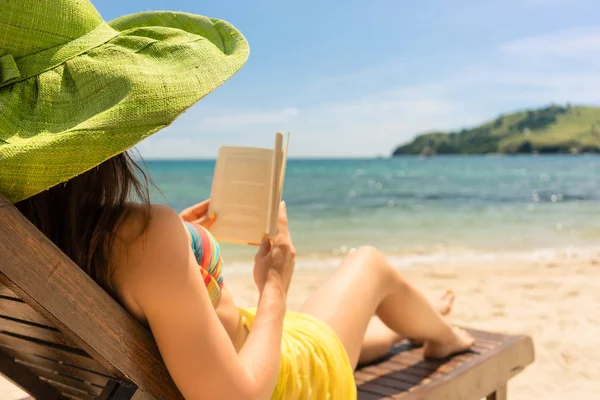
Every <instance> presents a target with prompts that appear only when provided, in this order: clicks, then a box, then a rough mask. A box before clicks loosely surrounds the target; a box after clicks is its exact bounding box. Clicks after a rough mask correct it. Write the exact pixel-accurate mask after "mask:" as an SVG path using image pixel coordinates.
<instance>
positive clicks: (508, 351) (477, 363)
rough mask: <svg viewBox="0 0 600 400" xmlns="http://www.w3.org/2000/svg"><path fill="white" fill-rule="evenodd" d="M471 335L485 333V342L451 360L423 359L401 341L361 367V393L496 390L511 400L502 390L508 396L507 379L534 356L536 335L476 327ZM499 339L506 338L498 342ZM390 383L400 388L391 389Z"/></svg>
mask: <svg viewBox="0 0 600 400" xmlns="http://www.w3.org/2000/svg"><path fill="white" fill-rule="evenodd" d="M472 335H473V336H474V337H475V338H476V339H477V338H480V337H483V338H484V339H483V340H482V343H483V344H484V346H480V348H479V349H478V350H477V351H475V352H468V353H463V354H460V355H457V356H454V357H452V358H451V359H449V360H424V359H423V358H421V359H420V360H418V357H415V355H418V354H419V352H418V351H415V349H414V348H410V347H408V346H402V348H401V349H400V350H398V351H396V352H395V354H391V355H390V356H389V357H388V358H387V359H385V360H384V361H381V362H379V363H378V364H376V365H370V366H366V367H363V368H362V369H361V370H359V371H357V372H356V374H355V376H356V381H357V385H358V390H359V393H363V392H365V393H369V398H372V396H373V395H377V396H380V397H381V396H391V397H393V398H401V399H405V400H416V399H419V400H426V399H430V400H433V399H438V398H444V399H447V400H459V399H470V398H473V399H476V398H482V397H486V396H488V395H490V393H492V392H494V391H496V392H495V393H496V394H494V396H497V397H498V398H499V399H502V400H506V399H505V397H502V396H506V395H505V391H503V390H504V389H503V388H505V386H506V382H507V381H508V379H510V378H511V377H512V376H514V375H515V374H516V373H518V372H519V371H521V370H522V369H523V368H525V366H527V365H528V364H530V363H531V362H532V361H533V343H532V341H531V338H528V337H524V336H519V337H515V336H507V335H503V334H494V333H490V332H483V333H482V332H481V331H472ZM498 339H502V340H503V342H497V340H498ZM494 340H496V342H494ZM421 357H422V353H421ZM403 385H411V387H408V388H406V387H405V386H403ZM386 387H387V388H393V389H397V391H396V393H395V394H390V391H389V390H387V389H385V388H386ZM359 398H360V396H359ZM490 399H494V400H495V398H494V397H488V400H490Z"/></svg>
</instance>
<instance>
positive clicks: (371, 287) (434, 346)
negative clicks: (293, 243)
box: [300, 247, 473, 367]
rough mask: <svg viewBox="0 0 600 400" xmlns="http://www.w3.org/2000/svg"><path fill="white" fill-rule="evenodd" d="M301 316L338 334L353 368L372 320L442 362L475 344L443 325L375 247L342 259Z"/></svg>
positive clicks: (309, 301)
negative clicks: (420, 345) (421, 344)
mask: <svg viewBox="0 0 600 400" xmlns="http://www.w3.org/2000/svg"><path fill="white" fill-rule="evenodd" d="M300 311H301V312H305V313H307V314H311V315H313V316H315V317H317V318H319V319H321V320H322V321H324V322H325V323H327V324H328V325H329V326H330V327H331V328H332V329H333V330H334V331H335V332H336V333H337V335H338V337H339V338H340V340H341V342H342V343H343V345H344V347H345V348H346V351H347V352H348V356H349V357H350V362H351V363H352V365H353V367H356V365H357V363H358V359H359V356H360V352H361V348H362V343H363V339H364V337H365V332H366V329H367V326H368V324H369V321H370V320H371V317H372V316H373V315H377V316H378V317H379V318H380V319H381V321H383V323H384V324H385V325H387V326H388V327H390V328H391V329H392V330H393V331H394V332H396V333H398V334H400V335H402V336H403V337H409V338H412V339H416V340H423V341H425V350H424V351H425V355H426V356H428V357H446V356H448V355H450V354H452V353H456V352H460V351H463V350H466V349H468V348H469V347H471V346H472V345H473V339H472V338H471V337H469V336H468V335H467V334H466V333H465V332H463V331H457V330H453V329H452V327H451V326H450V325H448V324H447V323H446V322H444V320H443V319H442V317H441V316H440V314H439V313H437V312H436V311H435V310H434V308H433V307H432V305H431V304H430V303H429V301H427V299H426V298H425V297H424V296H423V295H422V294H421V293H420V292H419V291H418V290H417V289H416V288H414V287H413V286H412V285H411V284H410V283H409V282H408V281H407V280H406V279H405V278H404V277H403V276H402V275H401V274H400V273H399V272H398V271H396V270H395V269H394V268H393V267H392V266H391V265H390V264H389V263H388V262H387V260H386V259H385V257H384V256H383V255H382V254H381V252H379V251H378V250H376V249H375V248H373V247H362V248H359V249H357V250H356V251H354V252H353V253H352V254H350V255H349V256H348V257H346V259H345V260H344V261H343V263H342V265H341V266H340V268H338V269H337V270H336V271H335V272H334V273H333V274H332V276H330V277H329V278H328V279H327V281H326V282H325V283H324V284H323V285H322V286H321V287H320V288H319V289H318V290H317V291H315V292H314V294H313V295H312V296H311V297H310V298H309V299H308V301H307V302H306V303H305V304H304V305H303V306H302V308H301V309H300Z"/></svg>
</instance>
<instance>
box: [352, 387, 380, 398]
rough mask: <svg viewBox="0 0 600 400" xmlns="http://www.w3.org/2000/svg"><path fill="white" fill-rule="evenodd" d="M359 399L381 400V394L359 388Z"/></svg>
mask: <svg viewBox="0 0 600 400" xmlns="http://www.w3.org/2000/svg"><path fill="white" fill-rule="evenodd" d="M357 399H358V400H380V399H381V396H380V395H378V394H375V393H371V392H369V391H367V390H364V389H359V390H358V393H357Z"/></svg>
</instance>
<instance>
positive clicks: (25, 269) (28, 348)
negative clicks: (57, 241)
mask: <svg viewBox="0 0 600 400" xmlns="http://www.w3.org/2000/svg"><path fill="white" fill-rule="evenodd" d="M0 353H4V355H1V354H0V356H2V357H6V356H9V357H11V358H12V359H15V358H16V359H18V360H19V366H18V368H21V367H26V368H28V369H29V370H30V371H32V372H33V373H34V374H35V375H37V376H39V377H41V378H42V379H43V380H44V381H47V382H49V383H51V384H52V385H53V386H54V387H57V388H58V389H59V391H61V392H63V393H66V394H70V393H69V390H71V388H75V389H76V388H77V385H78V384H82V385H84V388H83V389H86V390H88V391H89V393H90V394H91V395H90V397H94V396H93V395H94V393H95V391H96V392H97V391H98V389H99V390H101V388H102V387H103V386H104V385H105V384H106V382H107V381H108V380H109V379H111V378H112V377H114V378H117V379H119V380H125V381H130V382H133V383H134V384H135V385H137V386H138V387H139V388H140V389H142V390H143V391H144V392H145V393H146V394H148V395H150V396H152V397H154V398H159V399H161V398H168V399H179V398H182V396H181V394H180V393H179V391H178V390H177V388H176V386H175V384H174V383H173V381H172V379H171V377H170V375H169V373H168V371H167V369H166V367H165V365H164V363H163V361H162V359H161V357H160V353H159V351H158V348H157V347H156V344H155V342H154V339H153V337H152V335H151V334H150V333H149V332H148V331H147V330H146V329H145V328H144V327H143V326H141V325H140V324H139V323H138V322H137V321H136V320H135V319H134V318H133V317H132V316H131V315H130V314H129V313H128V312H127V311H125V310H124V309H123V308H122V307H121V306H120V305H119V304H118V303H117V302H116V301H114V299H113V298H112V297H110V296H109V295H108V294H107V293H106V292H105V291H104V290H103V289H102V288H101V287H99V286H98V285H97V284H96V283H95V282H94V281H93V280H92V279H91V278H90V277H88V276H87V275H86V274H85V273H84V272H83V271H82V270H81V269H80V268H79V267H78V266H77V265H75V264H74V263H73V262H72V261H71V260H70V259H69V258H68V257H67V256H66V255H65V254H64V253H63V252H62V251H60V249H58V248H57V247H56V246H55V245H54V244H53V243H52V242H51V241H50V240H49V239H48V238H47V237H46V236H45V235H44V234H42V233H41V232H40V231H39V230H38V229H37V228H36V227H35V226H34V225H33V224H31V223H30V222H29V221H28V220H27V219H26V218H25V217H24V216H23V215H22V214H21V213H20V212H19V211H18V210H17V209H16V208H15V207H14V206H13V205H12V204H10V203H9V202H8V201H7V200H6V199H5V198H4V197H3V196H2V195H0ZM55 372H58V373H59V374H60V376H58V375H57V374H56V373H55ZM69 377H71V378H75V379H71V378H69ZM80 381H83V383H81V382H80ZM65 387H66V388H67V389H65V390H62V389H64V388H65ZM79 394H81V393H79ZM84 397H85V396H84Z"/></svg>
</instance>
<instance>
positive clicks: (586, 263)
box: [0, 253, 600, 400]
mask: <svg viewBox="0 0 600 400" xmlns="http://www.w3.org/2000/svg"><path fill="white" fill-rule="evenodd" d="M402 271H403V273H404V274H405V275H406V276H408V277H409V278H410V279H411V280H412V281H414V282H415V283H416V284H417V285H418V286H419V287H421V288H423V289H424V290H425V292H426V293H427V294H428V295H429V296H432V297H433V296H437V295H439V294H440V293H442V292H443V291H444V290H446V289H447V288H451V289H453V290H454V291H455V292H456V295H457V301H456V303H455V307H454V310H453V313H452V314H451V316H450V318H451V321H452V322H453V323H457V324H463V325H469V326H472V327H476V328H482V329H488V330H495V331H499V332H507V333H525V334H529V335H531V336H532V337H533V339H534V343H535V349H536V361H535V363H534V364H533V365H531V366H530V367H529V368H527V369H526V370H525V371H524V372H523V373H521V374H520V375H519V376H517V377H516V378H515V379H513V380H512V381H511V383H510V386H509V395H510V398H511V399H515V400H519V399H541V398H543V399H556V400H559V399H560V400H562V399H567V398H569V399H583V398H597V397H598V398H600V362H598V360H600V347H598V345H597V344H598V337H600V313H598V309H599V308H600V254H598V253H594V254H593V256H592V257H589V258H582V257H580V256H577V255H573V254H567V253H565V254H563V255H562V256H559V257H557V258H555V259H553V260H545V261H531V260H529V259H528V260H523V261H521V262H513V263H512V264H510V265H506V263H502V265H499V264H498V263H497V262H494V261H490V262H488V263H485V264H484V265H480V264H478V265H475V264H465V263H461V264H456V265H452V264H451V265H447V264H446V265H439V264H438V265H432V264H427V263H423V264H422V265H413V266H412V267H410V268H403V269H402ZM327 274H328V272H326V271H322V270H321V271H312V270H306V269H300V270H298V271H297V272H296V275H295V277H294V282H293V284H292V287H291V289H290V295H289V298H288V303H289V309H291V310H294V309H297V308H298V307H299V306H300V305H301V304H302V302H303V301H304V299H306V297H307V296H308V295H309V294H310V292H311V291H312V290H313V289H314V288H315V287H317V286H318V285H319V284H320V282H322V281H323V280H324V279H325V278H326V276H327ZM227 283H228V284H229V286H230V288H231V290H232V291H233V293H234V296H235V297H236V299H237V300H238V302H239V303H240V304H241V305H253V304H256V299H257V293H256V290H255V288H254V285H253V283H252V278H251V276H250V275H248V274H246V275H244V274H236V275H234V276H231V275H229V276H228V277H227ZM22 397H24V393H22V392H20V391H18V390H17V389H16V388H15V387H14V386H12V385H10V384H9V383H8V382H4V381H2V382H0V398H2V399H19V398H22Z"/></svg>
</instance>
